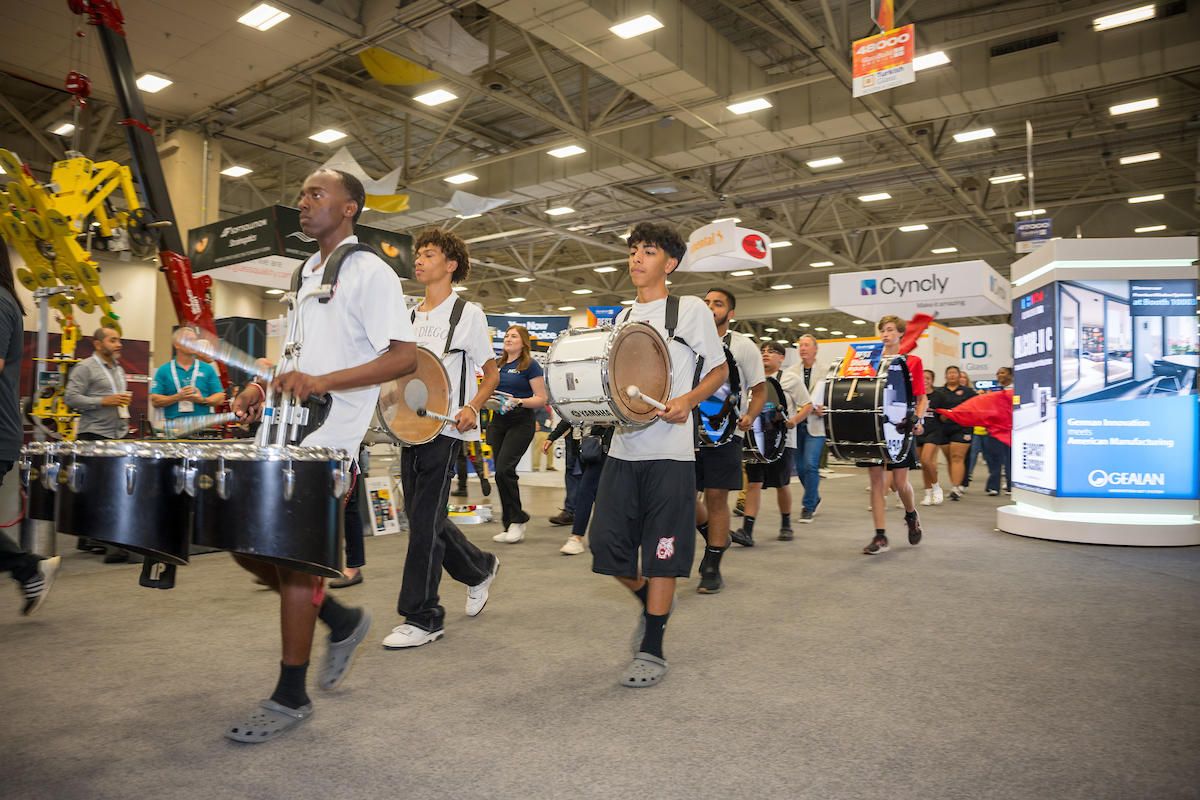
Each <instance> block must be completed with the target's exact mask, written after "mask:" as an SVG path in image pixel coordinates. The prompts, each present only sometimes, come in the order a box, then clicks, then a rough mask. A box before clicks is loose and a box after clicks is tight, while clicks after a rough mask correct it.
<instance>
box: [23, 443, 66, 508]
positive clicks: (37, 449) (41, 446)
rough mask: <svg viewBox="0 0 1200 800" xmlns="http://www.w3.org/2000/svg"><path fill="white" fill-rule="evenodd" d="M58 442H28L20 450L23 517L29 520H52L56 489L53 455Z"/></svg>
mask: <svg viewBox="0 0 1200 800" xmlns="http://www.w3.org/2000/svg"><path fill="white" fill-rule="evenodd" d="M58 444H59V443H58V442H30V443H29V444H27V445H25V446H24V447H22V448H21V461H20V464H19V471H20V476H21V486H22V487H23V488H24V489H25V516H26V517H28V518H29V519H41V520H49V519H54V490H55V488H56V483H55V477H54V474H53V473H54V469H53V467H52V466H51V465H53V464H54V454H55V451H56V449H57V447H58Z"/></svg>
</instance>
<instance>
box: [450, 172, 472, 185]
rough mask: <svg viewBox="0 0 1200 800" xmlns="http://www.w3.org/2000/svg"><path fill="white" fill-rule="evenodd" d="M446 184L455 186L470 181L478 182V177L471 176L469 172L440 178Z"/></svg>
mask: <svg viewBox="0 0 1200 800" xmlns="http://www.w3.org/2000/svg"><path fill="white" fill-rule="evenodd" d="M442 180H444V181H445V182H446V183H452V184H454V185H455V186H457V185H458V184H460V183H470V182H471V181H477V180H479V176H478V175H472V174H471V173H469V172H460V173H458V174H457V175H451V176H450V177H449V178H442Z"/></svg>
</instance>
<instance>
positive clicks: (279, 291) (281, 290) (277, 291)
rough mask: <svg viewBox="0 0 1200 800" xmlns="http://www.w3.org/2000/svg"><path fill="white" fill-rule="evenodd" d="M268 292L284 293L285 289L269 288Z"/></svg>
mask: <svg viewBox="0 0 1200 800" xmlns="http://www.w3.org/2000/svg"><path fill="white" fill-rule="evenodd" d="M267 294H283V289H267Z"/></svg>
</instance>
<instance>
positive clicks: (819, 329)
mask: <svg viewBox="0 0 1200 800" xmlns="http://www.w3.org/2000/svg"><path fill="white" fill-rule="evenodd" d="M813 330H814V331H827V330H829V328H820V327H817V328H813Z"/></svg>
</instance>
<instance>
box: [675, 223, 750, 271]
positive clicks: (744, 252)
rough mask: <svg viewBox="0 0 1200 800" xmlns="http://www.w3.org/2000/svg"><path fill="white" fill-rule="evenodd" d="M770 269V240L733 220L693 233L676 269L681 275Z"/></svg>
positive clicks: (704, 227) (698, 229) (708, 226)
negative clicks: (684, 273)
mask: <svg viewBox="0 0 1200 800" xmlns="http://www.w3.org/2000/svg"><path fill="white" fill-rule="evenodd" d="M759 267H766V268H767V269H770V268H771V238H770V237H769V236H767V235H766V234H763V233H760V232H759V231H755V230H751V229H750V228H739V227H738V226H737V223H735V222H733V221H732V220H728V221H726V222H714V223H712V224H711V225H705V226H703V227H701V228H697V229H696V230H694V231H692V235H691V236H689V237H688V241H687V254H686V255H685V256H684V257H683V263H682V264H680V266H679V269H680V270H682V271H684V272H728V271H731V270H737V269H757V268H759Z"/></svg>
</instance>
